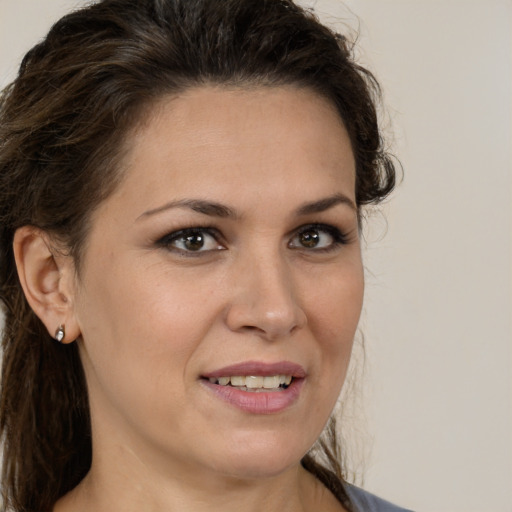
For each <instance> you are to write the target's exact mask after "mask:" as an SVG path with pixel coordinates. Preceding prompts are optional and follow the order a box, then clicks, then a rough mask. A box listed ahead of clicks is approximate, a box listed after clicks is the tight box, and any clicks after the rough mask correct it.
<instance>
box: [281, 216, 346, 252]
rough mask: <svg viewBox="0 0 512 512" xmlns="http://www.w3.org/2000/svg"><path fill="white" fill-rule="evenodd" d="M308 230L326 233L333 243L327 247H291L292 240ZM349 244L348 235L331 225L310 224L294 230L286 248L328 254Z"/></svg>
mask: <svg viewBox="0 0 512 512" xmlns="http://www.w3.org/2000/svg"><path fill="white" fill-rule="evenodd" d="M308 230H318V231H323V232H324V233H327V234H328V235H329V236H331V237H332V239H333V242H332V244H330V245H329V246H327V247H318V248H316V247H311V248H309V247H305V246H292V245H291V242H292V240H293V239H294V238H295V237H297V236H300V235H301V234H302V233H304V232H306V231H308ZM349 242H350V235H349V234H348V233H347V232H345V231H342V230H341V229H340V228H338V227H336V226H333V225H331V224H323V223H317V222H316V223H315V222H313V223H310V224H304V225H303V226H300V227H299V228H297V229H295V230H294V231H293V233H292V236H291V237H290V242H288V246H289V247H291V248H292V249H294V250H303V251H308V252H329V251H331V250H334V249H336V248H337V247H339V246H340V245H345V244H347V243H349Z"/></svg>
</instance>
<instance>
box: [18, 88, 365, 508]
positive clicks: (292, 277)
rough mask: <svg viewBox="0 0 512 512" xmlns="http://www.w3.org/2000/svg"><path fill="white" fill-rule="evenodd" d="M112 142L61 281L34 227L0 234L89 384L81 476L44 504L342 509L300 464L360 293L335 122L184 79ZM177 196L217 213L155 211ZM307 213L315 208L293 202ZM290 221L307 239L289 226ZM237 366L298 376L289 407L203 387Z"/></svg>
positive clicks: (271, 96)
mask: <svg viewBox="0 0 512 512" xmlns="http://www.w3.org/2000/svg"><path fill="white" fill-rule="evenodd" d="M127 143H128V147H129V148H130V150H129V153H128V157H127V158H126V161H125V170H124V171H125V173H126V176H125V178H124V180H123V181H122V183H121V184H120V186H119V187H118V189H117V191H116V192H115V193H114V194H113V195H112V196H111V197H110V198H109V199H107V200H106V201H105V202H104V203H103V204H102V205H100V207H99V209H98V210H97V211H96V212H94V215H93V218H92V227H91V231H90V234H89V239H88V243H87V244H86V249H85V253H84V255H83V260H82V268H81V271H80V275H79V277H77V276H76V273H75V272H74V269H73V266H72V261H70V260H69V258H66V257H65V256H63V255H60V254H56V253H53V254H52V255H51V256H49V255H48V254H47V255H46V260H45V257H44V254H45V248H48V247H49V243H48V242H47V240H46V242H44V240H45V237H44V234H41V233H38V232H33V231H30V230H28V229H27V230H26V231H23V230H21V231H19V232H18V233H17V237H16V240H15V251H16V254H17V259H18V262H19V268H20V269H21V272H20V273H21V274H24V275H26V276H27V277H25V278H22V281H23V282H24V283H25V284H24V286H25V288H26V290H28V291H27V296H28V297H29V300H31V304H33V307H34V309H35V310H36V312H37V313H38V314H39V316H40V317H41V318H42V320H43V322H45V324H46V325H47V327H48V330H49V331H50V333H51V334H53V333H54V332H55V329H56V327H57V326H58V325H59V324H60V323H66V329H67V334H66V341H71V340H72V339H74V338H78V340H77V343H79V344H80V352H81V357H82V361H83V365H84V369H85V374H86V378H87V384H88V389H89V396H90V407H91V417H92V429H93V464H92V468H91V471H90V473H89V474H88V476H87V477H86V479H85V480H84V481H83V482H82V484H80V485H79V486H78V488H77V489H75V490H74V491H72V492H71V493H70V494H69V495H68V496H66V497H65V498H64V499H62V500H61V501H60V502H59V503H58V504H57V506H56V508H55V510H56V511H57V512H62V511H66V510H73V511H75V512H77V511H82V510H97V511H103V510H104V511H107V510H109V511H117V510H119V511H121V510H122V511H131V510H137V511H139V510H142V509H143V510H146V511H153V510H154V511H163V510H166V511H167V510H180V511H189V510H190V511H192V510H193V511H196V512H197V511H201V510H203V509H204V510H208V511H212V510H217V509H218V510H223V511H226V510H228V511H229V510H247V511H252V510H254V511H256V510H262V507H265V509H266V510H270V511H274V510H280V511H291V510H294V511H296V510H315V511H318V510H342V508H341V506H340V505H339V504H338V503H337V502H336V501H335V500H334V498H333V497H332V495H330V493H329V492H328V491H326V490H325V488H323V487H322V486H321V484H319V482H317V481H316V480H315V479H314V478H313V477H312V476H311V475H309V474H308V473H306V472H305V471H304V470H303V469H302V468H301V466H300V459H301V457H302V456H303V455H304V453H305V452H306V451H307V450H308V449H309V448H310V447H311V445H312V444H313V443H314V441H315V440H316V438H317V437H318V436H319V434H320V432H321V431H322V429H323V427H324V425H325V423H326V421H327V419H328V417H329V414H330V412H331V410H332V408H333V406H334V404H335V401H336V399H337V397H338V395H339V392H340V390H341V386H342V384H343V381H344V378H345V374H346V369H347V365H348V362H349V359H350V352H351V348H352V340H353V337H354V333H355V330H356V327H357V323H358V320H359V314H360V310H361V304H362V297H363V269H362V263H361V254H360V243H359V233H358V218H357V211H356V208H355V204H354V203H355V191H354V186H355V164H354V159H353V155H352V151H351V147H350V142H349V139H348V136H347V133H346V131H345V129H344V127H343V124H342V122H341V120H340V118H339V115H338V114H337V112H336V111H335V110H334V109H333V108H332V107H331V105H330V104H329V103H328V102H327V101H326V100H324V99H323V98H320V97H319V96H317V95H316V94H314V93H312V92H310V91H308V90H303V89H296V88H291V87H280V88H261V89H258V88H257V89H250V90H240V89H236V90H227V89H222V88H214V87H202V88H197V89H191V90H188V91H186V92H185V93H183V94H182V95H180V96H174V97H170V98H164V99H162V100H161V101H160V102H159V103H158V105H156V106H154V107H153V108H152V110H151V112H150V113H149V114H148V115H147V116H146V117H145V119H144V122H143V123H141V125H140V126H139V127H138V129H137V130H136V132H135V133H133V134H132V135H130V138H129V140H128V141H127ZM335 196H336V197H335ZM333 197H335V199H332V198H333ZM340 198H341V199H340ZM326 199H329V200H330V201H324V203H321V204H322V205H323V206H321V207H319V204H320V203H319V201H322V200H326ZM331 199H332V200H331ZM190 200H201V201H206V202H208V203H216V204H220V205H223V207H225V209H229V210H230V215H229V216H224V213H225V211H224V210H223V215H218V213H219V210H218V209H216V210H215V209H212V208H209V209H206V210H204V208H203V211H202V212H200V211H196V210H197V209H198V208H196V207H194V208H191V207H190V204H189V203H188V206H187V204H181V206H176V205H175V206H171V207H169V204H170V203H176V202H183V201H190ZM313 203H315V204H316V210H319V209H323V210H324V211H314V212H312V211H302V212H300V211H299V210H300V209H301V208H302V209H304V208H303V207H304V205H307V204H313ZM165 205H167V206H168V207H165ZM311 209H312V208H310V209H309V210H311ZM310 224H315V226H314V227H313V228H308V230H307V232H308V233H309V234H311V233H313V234H315V235H317V236H318V237H319V238H318V244H317V245H316V246H308V245H307V244H304V241H305V240H306V238H305V237H304V235H301V234H300V233H301V232H302V231H304V226H308V225H310ZM317 224H321V225H322V226H321V227H318V226H316V225H317ZM324 225H325V226H327V228H325V227H324ZM185 228H208V229H210V230H211V231H210V232H208V233H205V232H204V231H203V232H202V234H203V237H204V245H203V246H202V247H201V248H200V250H195V251H193V250H189V249H187V246H186V245H185V242H184V240H183V238H179V237H176V236H175V237H174V238H173V237H172V236H167V235H169V234H170V233H175V232H177V231H180V230H182V229H185ZM311 230H312V231H311ZM333 230H334V231H335V230H339V231H340V232H342V233H343V243H336V236H335V235H333ZM163 237H166V239H165V240H163V241H162V238H163ZM306 241H307V240H306ZM197 247H198V246H194V248H197ZM48 250H49V249H48ZM43 260H45V264H44V265H43V264H42V263H41V262H42V261H43ZM24 262H25V263H24ZM38 264H39V266H38ZM34 267H35V268H36V270H34ZM34 276H35V277H34ZM38 283H39V284H38ZM41 283H43V285H41ZM42 287H44V293H43V292H42V291H41V289H42ZM30 297H32V299H30ZM244 361H259V362H265V363H275V362H278V361H290V362H293V363H296V364H298V365H301V366H302V368H303V369H304V370H305V372H306V377H305V379H304V381H303V383H302V388H301V390H300V394H299V396H298V398H297V399H296V400H295V401H294V402H293V403H292V404H291V405H290V406H289V407H287V408H285V409H284V410H283V411H280V412H277V413H272V414H253V413H249V412H247V411H243V410H241V409H240V408H238V407H235V406H233V405H231V404H229V403H226V402H225V401H223V400H221V399H219V398H218V397H217V396H216V395H215V394H214V393H212V392H211V390H210V389H208V388H207V386H205V385H204V381H203V380H202V379H201V376H203V375H204V374H206V373H208V372H212V371H215V370H217V369H219V368H223V367H225V366H228V365H232V364H236V363H241V362H244ZM242 507H243V508H242Z"/></svg>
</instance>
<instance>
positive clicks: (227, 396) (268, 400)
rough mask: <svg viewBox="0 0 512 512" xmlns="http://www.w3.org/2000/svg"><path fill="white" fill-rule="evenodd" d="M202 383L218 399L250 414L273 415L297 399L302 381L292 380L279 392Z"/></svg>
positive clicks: (207, 381)
mask: <svg viewBox="0 0 512 512" xmlns="http://www.w3.org/2000/svg"><path fill="white" fill-rule="evenodd" d="M202 383H203V384H204V385H205V386H206V387H207V388H208V389H210V390H211V391H213V393H215V394H216V395H217V396H218V397H219V398H220V399H222V400H224V401H225V402H227V403H229V404H231V405H233V406H234V407H237V408H238V409H241V410H242V411H245V412H249V413H252V414H273V413H278V412H281V411H284V410H285V409H287V408H288V407H290V406H291V405H292V404H293V403H294V402H295V401H296V400H297V399H298V398H299V394H300V390H301V388H302V384H303V383H304V379H293V381H292V383H291V384H290V385H289V386H288V387H287V388H286V389H283V390H281V391H268V392H266V391H259V392H252V391H242V390H240V389H237V388H234V387H232V386H220V385H219V384H212V383H211V382H210V381H209V380H206V379H203V380H202Z"/></svg>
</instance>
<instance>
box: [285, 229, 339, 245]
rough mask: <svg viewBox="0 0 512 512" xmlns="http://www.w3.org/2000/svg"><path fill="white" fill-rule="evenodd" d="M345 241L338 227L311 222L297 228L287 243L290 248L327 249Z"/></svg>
mask: <svg viewBox="0 0 512 512" xmlns="http://www.w3.org/2000/svg"><path fill="white" fill-rule="evenodd" d="M344 243H346V239H345V236H344V235H343V234H342V233H341V232H340V230H339V229H338V228H335V227H334V226H329V225H324V224H311V225H309V226H304V227H303V228H301V229H299V230H298V231H297V232H296V233H295V235H294V236H293V237H292V239H291V240H290V242H289V243H288V247H290V248H291V249H306V250H311V251H328V250H329V249H334V248H335V247H337V246H338V245H341V244H344Z"/></svg>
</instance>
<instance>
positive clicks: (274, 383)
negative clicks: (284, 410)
mask: <svg viewBox="0 0 512 512" xmlns="http://www.w3.org/2000/svg"><path fill="white" fill-rule="evenodd" d="M208 380H209V381H210V382H211V383H212V384H219V385H220V386H228V385H230V384H231V386H234V387H237V388H246V389H247V390H252V389H279V388H282V387H287V386H289V385H290V384H291V382H292V376H291V375H271V376H266V377H263V376H259V375H247V376H244V375H234V376H232V377H219V378H215V377H210V378H209V379H208Z"/></svg>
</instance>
